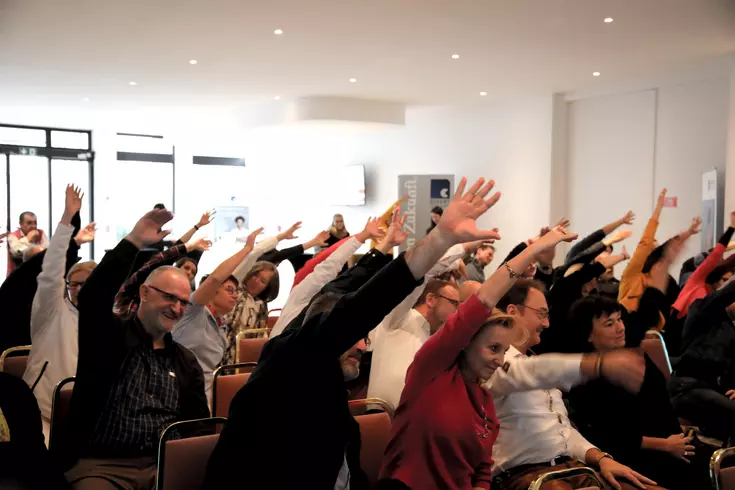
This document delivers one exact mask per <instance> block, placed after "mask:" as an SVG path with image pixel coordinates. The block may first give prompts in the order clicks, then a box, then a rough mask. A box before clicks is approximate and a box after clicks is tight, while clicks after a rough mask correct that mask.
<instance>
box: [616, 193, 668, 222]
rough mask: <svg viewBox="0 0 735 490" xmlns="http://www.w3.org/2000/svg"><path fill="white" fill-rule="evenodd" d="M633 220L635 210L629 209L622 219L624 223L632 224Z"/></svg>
mask: <svg viewBox="0 0 735 490" xmlns="http://www.w3.org/2000/svg"><path fill="white" fill-rule="evenodd" d="M665 191H666V190H665V189H664V192H665ZM633 220H635V213H634V212H633V211H628V212H627V213H625V215H624V216H623V217H622V218H620V221H621V222H622V223H623V224H624V225H632V224H633Z"/></svg>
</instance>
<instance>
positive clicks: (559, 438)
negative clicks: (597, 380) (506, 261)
mask: <svg viewBox="0 0 735 490" xmlns="http://www.w3.org/2000/svg"><path fill="white" fill-rule="evenodd" d="M497 307H498V308H499V309H501V310H503V311H505V312H506V313H508V314H510V315H512V316H513V318H514V320H515V322H516V325H517V326H518V327H520V328H519V333H521V334H522V337H521V338H519V339H518V341H517V342H515V343H514V346H513V347H511V348H510V349H509V350H508V352H507V353H506V355H505V361H506V362H505V365H504V366H503V369H502V370H498V372H496V375H497V376H496V375H494V376H493V377H492V378H490V380H488V381H487V382H486V383H485V387H486V388H488V390H490V391H491V392H492V393H493V399H494V402H495V410H496V414H497V417H498V420H499V422H500V426H501V427H502V430H501V431H500V433H499V435H498V439H497V441H496V442H495V445H494V446H493V459H494V461H495V465H494V467H493V474H494V475H495V480H494V483H496V484H497V485H498V488H501V489H505V490H520V489H526V488H528V485H529V484H530V483H531V482H532V481H533V480H534V479H536V478H538V477H539V476H541V475H543V474H545V473H548V472H551V471H555V470H559V469H565V468H569V467H576V466H585V465H586V466H590V467H592V468H593V469H595V470H598V471H599V474H600V475H601V476H602V478H604V480H605V481H606V482H607V483H608V484H609V485H610V487H609V488H615V489H618V490H619V489H621V488H623V489H630V488H641V489H645V488H649V489H650V488H651V487H650V486H648V487H647V486H645V485H644V483H645V484H648V485H655V483H654V482H652V481H651V480H648V479H647V478H646V477H644V476H643V475H640V474H639V473H637V472H635V471H633V470H631V469H630V468H628V467H627V466H624V465H622V464H620V463H617V462H616V461H615V460H614V459H613V456H611V455H609V454H607V453H603V452H601V451H600V450H599V449H597V448H596V447H594V446H593V445H592V444H590V443H589V442H588V441H587V440H586V439H584V437H582V435H581V434H580V433H579V432H578V431H577V430H576V429H575V428H574V427H572V424H571V422H570V421H569V416H568V413H567V410H566V407H565V406H564V401H563V400H562V394H561V391H559V389H557V388H561V389H564V390H569V389H570V388H571V387H572V386H574V385H576V384H579V383H581V382H583V381H585V379H584V376H583V374H582V373H581V372H580V371H581V370H580V369H576V370H575V369H574V366H573V365H572V369H570V365H566V367H565V365H564V364H563V363H560V364H557V369H556V370H554V369H551V368H548V366H547V368H546V369H538V370H536V371H533V372H531V373H530V374H529V375H528V379H527V385H526V386H525V389H527V390H530V391H520V392H519V390H518V389H517V388H516V389H508V388H507V387H503V383H502V377H503V376H504V375H503V374H502V371H505V372H506V373H507V372H509V371H510V370H512V369H519V367H517V366H523V363H524V362H527V361H528V360H529V358H527V355H528V353H532V352H531V351H530V348H531V347H533V346H534V345H537V344H538V343H539V342H540V341H541V337H540V334H541V332H542V331H543V330H544V329H545V328H548V326H549V322H548V316H549V309H548V305H547V303H546V297H545V295H544V286H543V284H541V283H540V282H538V281H534V280H531V279H519V280H518V281H516V283H515V284H514V285H513V287H512V288H511V289H510V290H509V291H508V293H506V295H505V296H504V297H503V298H502V299H501V300H500V301H499V302H498V304H497ZM610 356H611V354H606V355H605V359H606V362H605V363H604V364H605V365H604V366H603V363H602V362H601V359H602V358H600V361H599V364H598V365H597V367H596V368H595V369H594V371H595V372H596V373H597V374H598V375H599V374H601V373H603V372H604V369H606V368H607V369H609V366H610V365H611V364H617V362H616V361H614V357H610ZM539 357H543V358H546V359H548V357H547V356H539ZM563 357H564V356H559V358H560V359H561V358H563ZM530 360H533V361H535V362H538V361H536V360H535V359H530ZM558 362H561V361H558ZM566 362H572V364H573V361H569V360H568V361H566ZM577 362H579V361H577ZM640 362H642V359H641V360H640ZM637 363H639V361H636V362H630V361H627V362H624V363H622V364H623V365H619V366H617V367H618V368H619V369H626V368H631V369H637V368H639V367H640V366H638V367H636V365H635V364H637ZM625 364H628V365H627V366H626V365H625ZM552 365H553V361H552ZM499 373H500V374H499ZM641 382H642V377H641V379H640V382H639V383H638V384H637V386H631V387H630V391H637V390H638V389H640V383H641ZM618 478H621V480H620V481H619V482H618V481H617V479H618ZM622 479H624V480H627V482H626V481H623V480H622ZM628 482H630V483H632V485H631V484H630V483H628ZM585 484H589V483H585Z"/></svg>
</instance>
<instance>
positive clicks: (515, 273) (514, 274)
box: [503, 262, 520, 279]
mask: <svg viewBox="0 0 735 490" xmlns="http://www.w3.org/2000/svg"><path fill="white" fill-rule="evenodd" d="M503 265H504V266H505V268H506V269H508V274H510V278H511V279H515V278H516V277H519V276H520V274H518V273H517V272H516V271H514V270H513V269H512V268H511V267H510V265H508V262H504V263H503Z"/></svg>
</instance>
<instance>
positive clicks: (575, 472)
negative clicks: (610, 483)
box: [528, 466, 605, 490]
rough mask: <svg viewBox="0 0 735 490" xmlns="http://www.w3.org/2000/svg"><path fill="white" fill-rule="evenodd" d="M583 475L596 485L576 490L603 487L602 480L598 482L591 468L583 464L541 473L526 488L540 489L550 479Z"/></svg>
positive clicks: (596, 489)
mask: <svg viewBox="0 0 735 490" xmlns="http://www.w3.org/2000/svg"><path fill="white" fill-rule="evenodd" d="M581 475H584V476H586V477H588V478H590V479H591V480H594V481H595V482H596V483H597V486H592V487H584V489H582V488H580V489H578V490H600V489H601V488H605V487H604V486H603V485H602V482H600V480H599V478H597V475H596V474H595V472H594V471H593V470H592V469H591V468H587V467H584V466H580V467H578V468H567V469H564V470H558V471H550V472H549V473H546V474H545V475H541V476H539V477H538V478H536V479H535V480H534V481H533V482H531V484H530V485H529V486H528V490H540V489H541V487H542V486H543V485H544V484H545V483H547V482H550V481H555V480H565V479H567V478H572V477H575V476H581Z"/></svg>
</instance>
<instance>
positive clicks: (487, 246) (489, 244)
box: [475, 243, 495, 253]
mask: <svg viewBox="0 0 735 490" xmlns="http://www.w3.org/2000/svg"><path fill="white" fill-rule="evenodd" d="M486 248H492V249H493V252H494V251H495V245H493V244H492V243H481V244H480V246H479V247H477V250H478V251H479V250H484V249H486ZM475 253H477V252H475Z"/></svg>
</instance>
